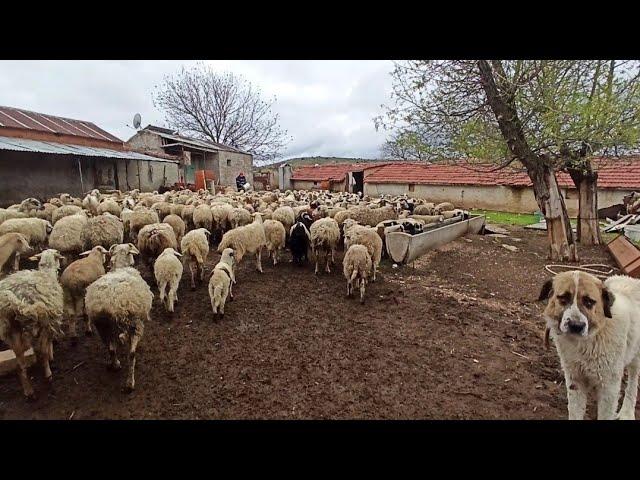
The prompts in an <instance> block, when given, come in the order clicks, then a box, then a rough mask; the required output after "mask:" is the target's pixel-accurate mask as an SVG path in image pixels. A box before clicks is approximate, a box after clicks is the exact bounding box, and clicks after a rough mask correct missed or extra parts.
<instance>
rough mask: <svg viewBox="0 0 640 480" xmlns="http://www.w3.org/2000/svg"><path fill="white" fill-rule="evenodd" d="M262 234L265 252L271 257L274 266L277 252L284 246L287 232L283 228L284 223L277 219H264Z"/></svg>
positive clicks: (276, 260)
mask: <svg viewBox="0 0 640 480" xmlns="http://www.w3.org/2000/svg"><path fill="white" fill-rule="evenodd" d="M264 236H265V240H266V243H265V246H266V247H267V252H268V254H269V256H270V257H271V258H272V259H273V265H274V266H275V265H276V264H277V263H278V255H279V252H280V250H281V249H283V248H284V245H285V241H286V237H287V232H286V231H285V229H284V225H282V223H281V222H279V221H278V220H265V221H264Z"/></svg>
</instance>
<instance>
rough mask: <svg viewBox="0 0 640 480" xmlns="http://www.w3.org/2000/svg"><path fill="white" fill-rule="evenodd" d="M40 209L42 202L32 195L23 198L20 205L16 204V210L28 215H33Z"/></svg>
mask: <svg viewBox="0 0 640 480" xmlns="http://www.w3.org/2000/svg"><path fill="white" fill-rule="evenodd" d="M40 210H42V203H41V202H40V200H38V199H37V198H33V197H29V198H25V199H24V200H23V201H22V202H20V205H18V211H19V212H22V213H25V214H27V216H29V217H34V216H35V215H36V212H38V211H40Z"/></svg>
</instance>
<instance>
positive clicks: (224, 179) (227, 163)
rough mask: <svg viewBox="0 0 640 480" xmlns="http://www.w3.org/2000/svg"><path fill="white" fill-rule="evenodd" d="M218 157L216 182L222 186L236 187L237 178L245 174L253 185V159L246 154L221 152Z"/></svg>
mask: <svg viewBox="0 0 640 480" xmlns="http://www.w3.org/2000/svg"><path fill="white" fill-rule="evenodd" d="M217 156H218V159H217V160H218V169H217V170H214V171H215V174H216V181H217V182H219V183H220V185H231V186H234V187H235V185H236V177H237V176H238V175H239V174H240V172H244V176H245V177H246V178H247V182H249V183H250V184H252V185H253V157H252V156H251V155H248V154H245V153H235V152H225V151H220V152H218V154H217Z"/></svg>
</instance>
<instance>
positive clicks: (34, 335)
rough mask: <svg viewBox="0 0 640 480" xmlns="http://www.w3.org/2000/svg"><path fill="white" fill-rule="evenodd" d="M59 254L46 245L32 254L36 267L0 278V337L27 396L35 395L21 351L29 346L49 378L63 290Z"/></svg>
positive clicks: (61, 307) (30, 398)
mask: <svg viewBox="0 0 640 480" xmlns="http://www.w3.org/2000/svg"><path fill="white" fill-rule="evenodd" d="M61 258H62V256H61V255H60V253H59V252H57V251H56V250H52V249H47V250H45V251H43V252H42V253H39V254H38V255H36V256H34V257H32V259H34V260H39V264H38V270H22V271H19V272H16V273H14V274H12V275H9V276H8V277H7V278H5V279H3V280H0V339H1V340H2V341H3V342H5V343H6V344H7V345H8V346H9V348H11V349H12V350H13V352H14V353H15V355H16V360H17V363H18V377H19V379H20V383H21V384H22V390H23V392H24V395H25V397H26V398H27V399H28V400H33V399H34V398H35V395H34V391H33V387H32V386H31V382H30V381H29V378H28V376H27V366H26V361H25V358H24V353H25V352H26V351H27V350H28V349H29V348H30V347H33V349H34V351H35V353H36V355H37V356H38V357H39V359H40V360H41V361H42V367H43V369H44V376H45V379H47V380H48V381H49V382H51V380H52V378H53V377H52V373H51V368H50V366H49V362H50V361H51V360H53V339H54V338H55V337H56V336H58V335H61V333H62V332H61V326H62V314H63V305H64V300H63V292H62V287H61V286H60V283H58V269H59V268H60V260H61Z"/></svg>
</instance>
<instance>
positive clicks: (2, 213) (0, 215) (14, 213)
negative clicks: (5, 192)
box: [0, 208, 28, 225]
mask: <svg viewBox="0 0 640 480" xmlns="http://www.w3.org/2000/svg"><path fill="white" fill-rule="evenodd" d="M27 217H28V215H27V214H26V213H23V212H20V211H18V210H9V209H6V208H0V225H2V224H3V223H4V222H5V221H6V220H10V219H12V218H27Z"/></svg>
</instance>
